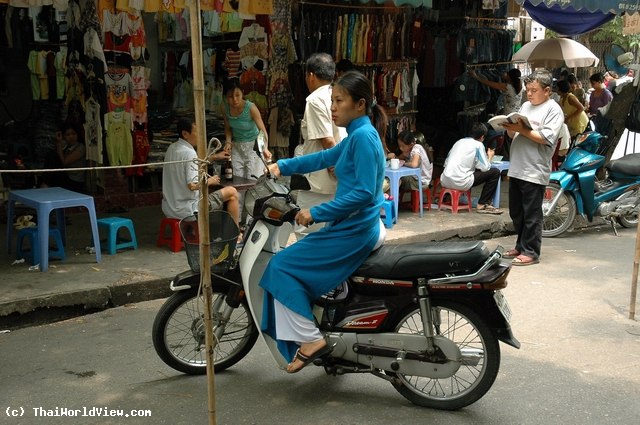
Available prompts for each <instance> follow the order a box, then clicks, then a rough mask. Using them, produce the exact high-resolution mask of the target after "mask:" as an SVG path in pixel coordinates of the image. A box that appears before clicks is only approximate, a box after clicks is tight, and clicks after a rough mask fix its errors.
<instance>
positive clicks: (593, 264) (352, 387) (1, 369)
mask: <svg viewBox="0 0 640 425" xmlns="http://www.w3.org/2000/svg"><path fill="white" fill-rule="evenodd" d="M620 234H621V236H620V237H617V238H616V237H615V236H613V234H612V233H611V231H610V229H609V228H608V227H606V226H602V227H600V228H590V229H588V230H584V231H582V232H576V233H573V234H570V235H568V236H567V237H564V238H558V239H545V240H544V242H543V257H542V262H541V264H539V265H536V266H532V267H522V268H517V267H514V268H513V271H512V273H511V275H510V280H509V287H508V288H507V289H506V290H505V294H506V296H507V298H508V300H509V302H510V305H511V308H512V310H513V313H514V314H513V319H512V326H513V329H514V333H515V335H516V337H517V338H518V339H519V340H520V341H521V342H522V348H521V349H520V350H515V349H513V348H511V347H508V346H506V345H504V344H501V349H502V356H503V357H502V365H501V370H500V373H499V375H498V378H497V380H496V382H495V384H494V386H493V388H492V389H491V390H490V391H489V392H488V394H487V395H486V396H485V397H484V398H482V399H481V400H480V401H478V402H477V403H475V404H474V405H472V406H469V407H467V408H465V409H463V410H460V411H458V412H441V411H435V410H431V409H425V408H420V407H416V406H413V405H411V404H410V403H409V402H407V401H406V400H405V399H404V398H403V397H401V396H400V395H399V394H398V393H397V392H396V391H395V390H394V389H393V387H392V386H391V385H390V384H389V383H387V382H384V381H382V380H380V379H378V378H374V377H371V376H368V375H363V376H343V377H337V378H336V377H328V376H326V375H325V374H324V372H323V371H322V370H321V369H320V368H314V367H309V368H308V369H305V370H304V371H303V372H301V373H300V374H298V375H292V376H289V375H287V374H285V373H284V372H282V371H280V370H278V369H276V367H275V366H274V364H273V363H272V360H271V359H270V356H269V355H268V353H267V352H266V351H265V347H264V345H262V344H261V343H259V344H258V345H256V347H255V348H254V350H253V351H252V352H251V353H250V354H249V356H248V357H247V358H245V359H244V360H243V361H241V362H240V363H239V364H238V365H236V366H235V367H233V368H231V369H230V370H228V371H226V372H224V373H220V374H218V375H216V389H217V423H218V424H225V425H227V424H228V425H236V424H266V425H270V424H283V425H288V424H291V425H294V424H295V425H316V424H318V425H319V424H341V425H342V424H353V425H356V424H357V425H359V424H407V425H408V424H418V423H421V424H422V423H424V424H427V423H428V424H505V425H507V424H508V425H512V424H545V425H551V424H563V425H565V424H581V425H584V424H593V425H600V424H616V425H617V424H634V423H637V421H638V417H640V373H639V372H638V371H639V370H640V326H639V325H638V322H637V320H636V321H631V320H629V319H628V318H627V316H628V307H629V293H630V281H631V268H632V263H633V252H634V244H635V230H629V229H622V230H621V231H620ZM513 241H514V238H513V237H507V238H501V239H494V240H490V241H488V244H489V245H490V246H495V245H497V244H502V245H503V246H505V248H510V247H512V245H513ZM160 304H161V301H149V302H144V303H139V304H132V305H128V306H125V307H120V308H114V309H110V310H106V311H104V312H101V313H98V314H94V315H89V316H83V317H80V318H76V319H73V320H69V321H66V322H60V323H56V324H51V325H45V326H39V327H31V328H25V329H20V330H16V331H12V332H10V333H4V334H0V359H2V360H1V363H0V382H2V384H1V386H0V404H1V406H0V408H1V409H0V424H40V423H41V424H205V423H207V387H206V381H205V378H204V377H190V376H185V375H182V374H180V373H178V372H175V371H173V370H172V369H170V368H169V367H168V366H166V365H164V363H162V362H161V361H160V360H159V358H158V357H157V356H156V354H155V352H154V350H153V346H152V343H151V335H150V334H151V325H152V322H153V318H154V315H155V313H156V311H157V310H158V308H159V306H160ZM639 315H640V312H639ZM9 407H10V408H11V409H13V411H11V410H9V411H8V410H7V408H9ZM38 407H42V408H43V409H45V410H54V409H55V408H56V407H60V408H62V407H66V408H72V409H83V408H86V409H87V410H88V411H90V409H91V408H97V409H101V411H102V410H104V409H105V408H107V409H122V410H124V412H125V413H127V412H129V411H131V410H132V409H136V410H137V409H140V410H145V409H146V410H149V411H150V412H151V417H146V418H135V417H128V418H108V419H105V418H103V417H100V418H98V417H75V418H69V417H34V408H38ZM20 408H23V409H24V415H23V416H22V417H16V418H10V417H7V412H9V413H12V412H17V413H18V414H19V413H20ZM137 413H144V412H137Z"/></svg>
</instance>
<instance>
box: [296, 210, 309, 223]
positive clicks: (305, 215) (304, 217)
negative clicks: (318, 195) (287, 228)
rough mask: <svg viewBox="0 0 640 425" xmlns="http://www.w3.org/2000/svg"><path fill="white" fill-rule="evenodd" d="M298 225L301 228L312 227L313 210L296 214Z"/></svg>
mask: <svg viewBox="0 0 640 425" xmlns="http://www.w3.org/2000/svg"><path fill="white" fill-rule="evenodd" d="M296 223H298V224H299V225H301V226H310V225H312V224H313V217H312V216H311V210H300V211H299V212H298V214H296Z"/></svg>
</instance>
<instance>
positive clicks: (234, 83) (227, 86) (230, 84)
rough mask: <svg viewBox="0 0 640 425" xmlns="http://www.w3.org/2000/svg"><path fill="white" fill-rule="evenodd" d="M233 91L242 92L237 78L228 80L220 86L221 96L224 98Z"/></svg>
mask: <svg viewBox="0 0 640 425" xmlns="http://www.w3.org/2000/svg"><path fill="white" fill-rule="evenodd" d="M235 89H239V90H240V91H242V88H241V87H240V80H239V79H238V78H229V79H228V80H225V82H224V83H223V84H222V94H223V95H224V96H226V95H227V93H229V92H230V91H233V90H235Z"/></svg>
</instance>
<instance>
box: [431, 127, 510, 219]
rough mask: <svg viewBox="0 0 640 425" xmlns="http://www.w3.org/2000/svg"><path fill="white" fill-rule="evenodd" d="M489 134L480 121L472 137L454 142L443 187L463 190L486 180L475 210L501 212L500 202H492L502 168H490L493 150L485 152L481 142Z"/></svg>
mask: <svg viewBox="0 0 640 425" xmlns="http://www.w3.org/2000/svg"><path fill="white" fill-rule="evenodd" d="M486 135H487V127H486V126H485V125H484V124H480V123H478V124H475V125H474V126H473V127H472V128H471V137H465V138H464V139H460V140H458V141H457V142H456V143H455V144H454V145H453V147H452V148H451V150H450V151H449V155H448V156H447V159H446V161H445V162H444V171H443V172H442V175H441V176H440V183H441V184H442V187H446V188H448V189H457V190H463V191H466V190H469V189H471V188H472V187H475V186H478V185H480V184H482V183H484V186H483V187H482V193H481V194H480V199H479V200H478V207H477V208H476V211H477V212H479V213H484V214H502V210H500V209H499V208H497V207H498V206H497V205H496V206H492V205H491V200H492V199H493V196H494V195H495V193H496V188H497V187H498V180H499V179H500V170H498V169H496V168H491V160H492V159H493V154H494V150H493V149H488V150H487V151H488V152H487V151H485V147H484V144H483V143H482V141H483V140H484V138H485V136H486ZM469 202H470V200H469Z"/></svg>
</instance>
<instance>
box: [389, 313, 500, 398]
mask: <svg viewBox="0 0 640 425" xmlns="http://www.w3.org/2000/svg"><path fill="white" fill-rule="evenodd" d="M432 314H433V318H434V327H435V329H434V332H435V334H436V335H440V336H443V337H446V338H448V339H450V340H451V341H453V342H454V343H455V344H456V345H457V346H458V348H459V349H460V352H461V354H462V362H461V365H460V368H459V369H458V370H457V371H456V372H455V374H454V375H452V376H450V377H448V378H429V377H425V376H409V375H404V374H401V373H392V372H387V374H388V375H391V376H395V377H396V378H397V379H398V381H397V383H396V384H394V387H395V388H396V390H398V392H399V393H400V394H402V395H403V396H404V397H405V398H406V399H408V400H409V401H411V402H412V403H414V404H417V405H419V406H424V407H431V408H435V409H442V410H456V409H460V408H462V407H465V406H468V405H470V404H471V403H474V402H475V401H477V400H479V399H480V398H481V397H482V396H483V395H484V394H486V392H487V391H489V389H490V388H491V385H493V382H494V381H495V379H496V376H497V374H498V369H499V368H500V347H499V346H498V339H497V337H496V336H495V334H494V333H493V332H492V331H491V330H490V329H489V327H487V325H486V324H485V323H484V322H483V321H482V319H480V317H479V316H478V315H477V314H476V313H475V312H473V310H471V309H469V308H468V307H466V306H464V305H461V304H457V303H453V302H447V301H432ZM396 332H399V333H412V334H421V335H423V334H424V331H423V326H422V319H421V315H420V310H419V308H418V307H417V306H416V307H415V308H414V309H413V310H411V311H409V312H408V314H406V315H405V316H404V317H403V318H402V319H401V320H400V321H399V322H398V325H397V326H396Z"/></svg>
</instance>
